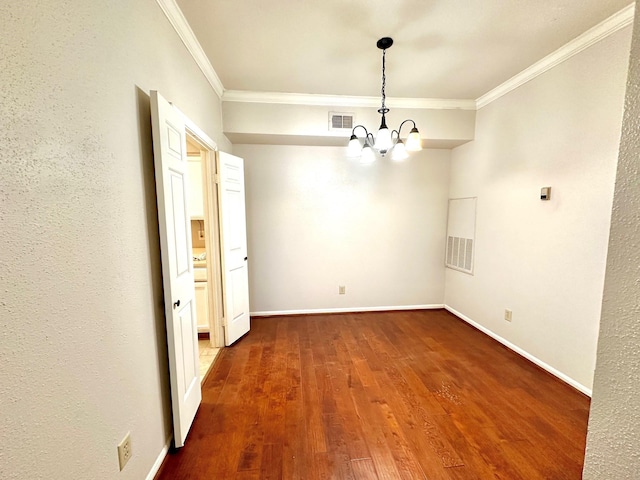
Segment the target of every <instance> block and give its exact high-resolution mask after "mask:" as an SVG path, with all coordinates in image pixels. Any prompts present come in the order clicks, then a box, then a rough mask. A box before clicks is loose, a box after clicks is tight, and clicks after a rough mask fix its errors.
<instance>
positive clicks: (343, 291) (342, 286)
mask: <svg viewBox="0 0 640 480" xmlns="http://www.w3.org/2000/svg"><path fill="white" fill-rule="evenodd" d="M345 292H346V288H345V286H344V285H340V286H339V287H338V294H339V295H344V294H345Z"/></svg>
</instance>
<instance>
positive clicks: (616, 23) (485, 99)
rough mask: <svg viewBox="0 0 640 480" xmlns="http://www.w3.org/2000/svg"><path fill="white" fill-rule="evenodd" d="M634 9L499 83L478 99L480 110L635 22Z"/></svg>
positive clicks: (626, 11)
mask: <svg viewBox="0 0 640 480" xmlns="http://www.w3.org/2000/svg"><path fill="white" fill-rule="evenodd" d="M634 11H635V5H634V4H633V3H632V4H630V5H628V6H626V7H625V8H623V9H622V10H620V11H619V12H617V13H614V14H613V15H611V16H610V17H609V18H607V19H606V20H603V21H602V22H600V23H599V24H598V25H596V26H595V27H593V28H590V29H589V30H587V31H586V32H584V33H583V34H582V35H579V36H577V37H576V38H574V39H573V40H571V41H570V42H568V43H567V44H565V45H563V46H562V47H560V48H559V49H558V50H556V51H555V52H553V53H551V54H549V55H547V56H546V57H544V58H543V59H542V60H540V61H538V62H536V63H534V64H533V65H531V66H530V67H528V68H525V69H524V70H523V71H521V72H520V73H518V74H516V75H514V76H513V77H511V78H510V79H509V80H507V81H506V82H504V83H502V84H501V85H498V86H497V87H496V88H494V89H493V90H490V91H489V92H487V93H485V94H484V95H482V96H481V97H479V98H478V99H477V100H476V105H477V109H478V110H479V109H481V108H482V107H484V106H486V105H489V104H490V103H491V102H493V101H494V100H497V99H498V98H500V97H502V96H503V95H506V94H507V93H509V92H511V91H512V90H515V89H516V88H518V87H520V86H521V85H524V84H525V83H527V82H528V81H530V80H533V79H534V78H536V77H537V76H539V75H542V74H543V73H544V72H546V71H547V70H550V69H552V68H553V67H555V66H556V65H558V64H560V63H562V62H564V61H565V60H568V59H569V58H571V57H572V56H574V55H575V54H577V53H580V52H581V51H583V50H585V49H586V48H589V47H590V46H591V45H593V44H595V43H598V42H599V41H600V40H603V39H605V38H607V37H608V36H609V35H611V34H613V33H615V32H617V31H618V30H620V29H622V28H624V27H626V26H627V25H631V23H632V22H633V15H634Z"/></svg>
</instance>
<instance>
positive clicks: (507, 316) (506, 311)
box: [504, 308, 513, 322]
mask: <svg viewBox="0 0 640 480" xmlns="http://www.w3.org/2000/svg"><path fill="white" fill-rule="evenodd" d="M512 315H513V312H512V311H511V310H509V309H508V308H505V309H504V319H505V320H506V321H507V322H510V321H511V316H512Z"/></svg>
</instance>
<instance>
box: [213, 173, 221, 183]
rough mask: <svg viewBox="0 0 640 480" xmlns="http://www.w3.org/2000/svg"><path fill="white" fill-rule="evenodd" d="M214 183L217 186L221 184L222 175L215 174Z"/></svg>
mask: <svg viewBox="0 0 640 480" xmlns="http://www.w3.org/2000/svg"><path fill="white" fill-rule="evenodd" d="M213 181H214V182H216V185H217V184H219V183H220V175H219V174H217V173H216V174H214V175H213Z"/></svg>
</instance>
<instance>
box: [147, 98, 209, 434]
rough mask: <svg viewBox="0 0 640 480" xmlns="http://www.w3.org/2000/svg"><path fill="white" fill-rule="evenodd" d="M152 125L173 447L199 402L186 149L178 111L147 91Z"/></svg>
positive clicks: (185, 430)
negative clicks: (149, 96) (149, 95)
mask: <svg viewBox="0 0 640 480" xmlns="http://www.w3.org/2000/svg"><path fill="white" fill-rule="evenodd" d="M151 127H152V132H153V154H154V158H155V172H156V196H157V199H158V223H159V226H160V251H161V258H162V279H163V284H164V304H165V317H166V322H167V344H168V350H169V377H170V384H171V406H172V410H173V437H174V443H175V446H176V447H182V446H183V445H184V442H185V439H186V437H187V433H188V432H189V428H190V427H191V423H192V422H193V418H194V417H195V415H196V411H197V410H198V406H199V405H200V402H201V400H202V393H201V391H200V378H199V375H200V370H199V361H198V327H197V319H196V305H195V294H194V284H193V261H192V258H191V255H192V251H191V223H190V221H189V212H188V201H187V195H188V193H187V185H188V183H187V148H186V134H185V125H184V119H183V117H182V114H181V113H180V112H179V111H177V110H176V109H175V108H173V107H172V106H171V104H170V103H169V102H167V101H166V100H165V99H164V98H162V97H161V96H160V95H159V94H158V92H155V91H152V92H151Z"/></svg>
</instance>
